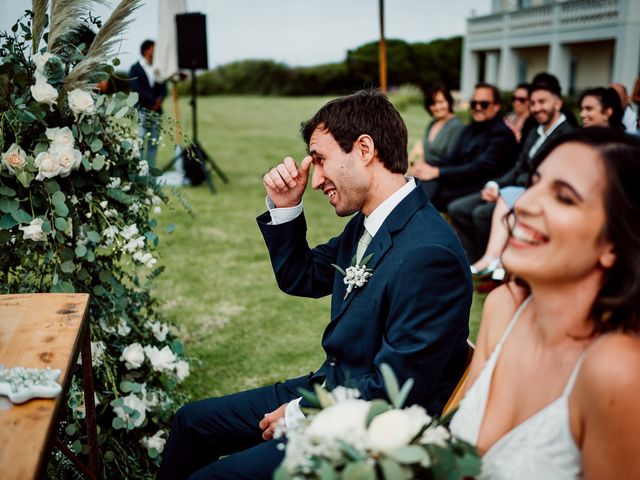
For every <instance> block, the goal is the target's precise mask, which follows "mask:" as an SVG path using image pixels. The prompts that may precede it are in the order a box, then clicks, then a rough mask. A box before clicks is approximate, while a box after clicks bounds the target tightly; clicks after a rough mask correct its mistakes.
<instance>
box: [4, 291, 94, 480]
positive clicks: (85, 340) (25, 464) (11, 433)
mask: <svg viewBox="0 0 640 480" xmlns="http://www.w3.org/2000/svg"><path fill="white" fill-rule="evenodd" d="M88 306H89V295H88V294H64V293H46V294H24V295H0V364H2V365H4V366H5V368H12V367H18V366H20V367H28V368H45V367H47V366H49V367H51V368H52V369H56V368H59V369H60V370H61V371H62V373H61V375H60V377H59V379H58V382H59V383H60V384H61V385H62V386H63V391H62V393H61V394H60V395H58V396H57V397H56V398H54V399H34V400H30V401H28V402H25V403H23V404H20V405H13V406H11V407H10V408H8V409H2V410H0V477H1V478H2V479H3V480H27V479H29V480H30V479H33V478H39V477H40V476H42V475H43V472H44V469H45V468H46V462H47V460H48V454H49V450H50V445H51V442H52V441H54V442H55V444H56V446H57V447H58V448H60V449H61V450H62V451H63V453H65V454H66V455H67V456H69V454H71V455H73V453H72V452H71V451H70V450H69V449H68V447H66V445H64V444H63V443H62V442H59V441H57V439H55V433H56V432H55V431H56V427H57V418H58V416H59V414H60V413H61V412H62V411H63V410H64V407H65V403H66V392H67V391H68V388H69V385H70V382H71V377H72V375H73V371H74V368H75V365H76V362H77V358H78V353H79V352H82V364H83V383H84V391H85V409H86V412H87V415H86V418H87V426H88V432H89V452H90V467H89V469H87V467H86V466H84V465H83V464H81V463H80V461H79V460H78V459H77V458H75V459H74V458H71V460H72V461H73V462H74V464H76V466H78V468H79V469H80V470H81V471H82V472H83V473H85V475H87V476H88V477H89V478H96V477H98V476H99V475H98V472H99V456H98V455H99V453H98V444H97V436H96V415H95V405H94V396H93V376H92V370H91V353H90V352H91V343H90V341H89V328H88V325H87V323H88V321H87V312H88ZM0 398H2V399H3V400H4V403H5V404H6V401H7V400H8V399H7V398H6V397H0Z"/></svg>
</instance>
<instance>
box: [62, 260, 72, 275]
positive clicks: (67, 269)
mask: <svg viewBox="0 0 640 480" xmlns="http://www.w3.org/2000/svg"><path fill="white" fill-rule="evenodd" d="M75 269H76V266H75V264H74V263H73V262H72V261H71V260H68V261H66V262H62V264H60V270H62V271H63V272H64V273H71V272H73V271H74V270H75Z"/></svg>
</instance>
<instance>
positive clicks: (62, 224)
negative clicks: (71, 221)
mask: <svg viewBox="0 0 640 480" xmlns="http://www.w3.org/2000/svg"><path fill="white" fill-rule="evenodd" d="M54 225H55V226H56V228H57V229H58V230H60V231H63V232H64V231H65V230H66V229H67V227H68V226H69V225H68V224H67V221H66V220H65V219H64V218H62V217H56V219H55V220H54Z"/></svg>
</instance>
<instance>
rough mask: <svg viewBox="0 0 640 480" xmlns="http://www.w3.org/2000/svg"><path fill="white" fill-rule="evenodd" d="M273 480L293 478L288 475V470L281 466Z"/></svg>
mask: <svg viewBox="0 0 640 480" xmlns="http://www.w3.org/2000/svg"><path fill="white" fill-rule="evenodd" d="M273 480H291V477H290V476H289V474H288V473H287V470H286V469H285V468H284V467H283V466H282V465H280V466H279V467H278V468H277V469H276V470H275V472H273Z"/></svg>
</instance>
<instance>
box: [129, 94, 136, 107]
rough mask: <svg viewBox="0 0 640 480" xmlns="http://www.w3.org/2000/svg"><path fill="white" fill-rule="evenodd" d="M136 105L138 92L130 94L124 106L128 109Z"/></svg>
mask: <svg viewBox="0 0 640 480" xmlns="http://www.w3.org/2000/svg"><path fill="white" fill-rule="evenodd" d="M136 103H138V92H131V93H130V94H129V96H128V97H127V100H126V104H127V105H128V106H129V107H135V106H136Z"/></svg>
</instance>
